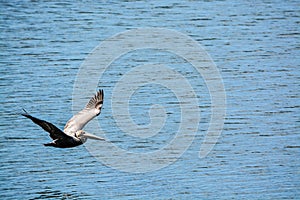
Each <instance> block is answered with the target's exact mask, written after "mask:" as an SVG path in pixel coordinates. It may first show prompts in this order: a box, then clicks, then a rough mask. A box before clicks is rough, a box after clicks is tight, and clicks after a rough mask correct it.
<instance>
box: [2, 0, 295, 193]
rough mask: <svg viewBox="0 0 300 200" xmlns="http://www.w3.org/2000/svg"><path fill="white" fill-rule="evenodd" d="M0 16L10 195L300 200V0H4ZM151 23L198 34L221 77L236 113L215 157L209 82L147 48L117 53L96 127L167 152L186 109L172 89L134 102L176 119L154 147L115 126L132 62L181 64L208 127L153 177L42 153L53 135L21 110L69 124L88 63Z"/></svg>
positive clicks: (125, 144) (135, 112) (137, 114)
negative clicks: (110, 43) (208, 140)
mask: <svg viewBox="0 0 300 200" xmlns="http://www.w3.org/2000/svg"><path fill="white" fill-rule="evenodd" d="M0 13H1V14H0V17H1V18H0V23H1V26H0V28H1V34H0V37H1V40H0V75H1V76H0V85H1V91H0V95H1V96H0V97H1V98H0V101H1V102H0V108H1V109H0V112H1V119H0V134H1V136H0V137H1V139H0V151H1V154H0V156H1V164H0V198H1V199H51V198H52V199H297V198H299V196H300V192H299V191H300V182H299V180H300V161H299V156H300V134H299V132H300V122H299V120H300V114H299V113H300V112H299V107H300V99H299V88H300V87H299V86H300V72H299V69H300V68H299V67H300V59H299V53H300V51H299V50H300V48H299V47H300V42H299V41H300V40H299V39H300V30H299V29H300V28H299V27H300V26H299V23H300V18H299V13H300V6H299V1H297V0H295V1H263V2H254V1H233V0H232V1H229V0H228V1H151V2H146V1H124V2H119V1H102V2H98V3H95V2H86V1H84V2H74V1H64V2H63V3H62V2H55V1H9V2H4V1H1V2H0ZM143 27H157V28H167V29H173V30H176V31H179V32H181V33H183V34H186V35H188V36H190V37H192V38H193V39H194V40H195V41H198V42H199V43H200V44H201V45H202V46H203V47H204V48H205V50H206V51H207V52H208V53H209V54H210V56H211V57H212V59H213V60H214V62H215V63H216V65H217V67H218V69H219V70H220V73H221V75H222V78H223V82H224V86H225V90H226V96H227V105H226V112H227V115H226V119H225V124H224V129H223V131H222V135H221V137H220V138H219V140H218V142H217V144H216V145H215V147H214V148H213V150H212V151H211V152H210V153H209V155H208V156H207V157H205V158H202V159H200V158H199V157H198V154H199V147H200V145H201V143H202V141H203V138H204V135H205V134H206V131H207V128H208V126H209V119H210V115H211V113H210V107H209V106H210V103H209V102H210V98H209V94H208V91H207V88H206V87H205V82H204V81H203V79H202V78H201V76H199V75H197V74H195V72H194V71H193V70H191V71H189V72H188V73H187V71H188V70H189V69H190V68H189V65H188V64H185V65H182V68H180V66H181V65H180V64H178V63H181V60H180V59H179V58H173V57H174V56H172V55H169V54H168V53H165V54H162V55H161V54H153V53H151V52H147V51H144V52H141V53H140V55H142V57H135V53H134V52H133V53H132V54H131V55H129V56H128V57H126V56H124V57H122V58H120V60H119V61H116V62H115V63H113V64H112V66H111V68H110V69H111V71H110V72H107V73H105V76H103V78H102V79H101V80H99V87H101V88H103V89H104V91H105V94H106V95H105V104H104V109H103V111H102V114H101V115H100V116H99V117H98V118H97V119H95V120H99V122H100V123H101V126H102V127H103V129H104V130H105V131H106V134H105V137H106V138H107V139H109V140H110V141H112V142H114V143H115V144H116V145H118V146H120V147H122V148H125V149H126V148H127V149H130V150H131V151H134V152H147V151H151V150H153V149H151V148H161V147H163V146H164V143H165V142H168V141H170V140H171V138H172V137H174V135H173V132H172V131H173V130H177V129H178V126H179V125H178V123H179V122H178V121H179V120H180V118H178V115H177V114H176V113H178V112H179V110H178V108H176V106H174V105H176V104H172V105H171V104H168V103H170V102H173V101H176V97H175V95H174V94H172V93H170V92H169V91H168V90H167V89H164V88H160V87H159V86H158V88H157V87H155V85H152V86H150V85H149V86H148V87H145V88H141V89H139V90H138V91H136V94H135V95H134V97H135V98H133V99H131V101H130V102H131V104H132V105H133V108H131V110H130V113H131V114H132V118H133V121H134V122H136V123H138V124H139V123H140V124H147V123H149V118H148V117H147V116H148V114H147V112H143V109H145V110H147V111H148V110H149V108H150V107H151V104H155V103H156V101H155V99H153V98H150V94H151V97H153V96H155V97H156V98H157V99H158V103H160V104H162V105H164V104H165V105H166V110H167V112H168V113H175V114H169V115H168V116H169V117H170V118H168V119H167V123H168V124H169V125H170V126H168V127H164V128H163V129H162V131H164V132H165V133H166V134H163V135H159V137H156V138H154V139H153V140H151V141H152V143H151V142H150V141H149V140H144V141H142V142H140V143H138V142H139V141H137V140H138V138H134V140H133V139H132V140H130V138H131V137H129V136H128V135H126V133H123V132H122V131H121V130H120V129H118V127H116V123H115V122H114V119H113V118H112V116H111V114H112V113H111V106H110V98H111V94H112V91H113V88H114V85H115V83H116V81H117V80H118V79H119V78H120V77H121V76H122V75H123V73H126V72H127V71H128V68H129V67H131V66H136V65H137V64H139V63H142V64H145V63H147V62H151V61H153V60H154V61H155V62H159V61H160V59H161V60H164V61H165V62H166V63H169V64H170V63H172V62H173V61H174V60H172V59H175V60H176V59H178V60H177V61H176V62H175V63H173V67H174V69H177V70H178V71H180V70H181V73H183V74H184V75H185V76H186V77H187V78H189V79H190V81H191V84H192V85H193V86H194V87H195V88H196V89H195V91H196V92H197V95H199V107H200V109H201V123H200V125H199V129H198V131H197V133H196V137H195V139H194V140H193V143H192V145H191V146H190V147H189V148H188V149H187V150H186V151H185V152H184V154H183V155H182V156H181V157H180V158H179V159H178V160H177V161H176V162H174V163H172V164H171V165H168V166H166V167H165V168H162V169H159V170H156V171H152V172H148V173H127V172H122V171H119V170H117V169H114V168H111V167H109V166H106V165H105V164H103V163H101V162H100V161H99V160H98V159H96V158H95V157H93V156H92V155H91V154H90V153H89V151H88V150H87V149H86V148H85V147H84V146H79V147H77V148H72V149H55V148H46V147H44V146H43V145H42V144H43V143H46V142H49V137H48V135H47V133H45V132H43V131H42V130H41V129H40V128H39V127H37V126H36V125H34V124H33V123H32V122H31V121H29V120H28V119H25V118H23V117H22V116H20V115H19V114H20V113H21V112H22V108H25V109H26V110H28V111H29V112H30V113H31V114H32V115H34V116H36V117H39V118H42V119H45V120H47V121H50V122H52V123H54V124H56V125H57V126H58V127H60V128H63V126H64V124H65V122H66V121H67V120H68V119H69V118H70V117H71V116H72V95H73V86H74V82H75V79H76V76H77V73H78V70H79V68H80V65H81V64H82V62H83V61H84V60H85V58H86V56H87V55H88V54H89V53H90V52H91V51H92V50H93V49H94V48H95V47H96V46H97V45H99V43H100V42H101V41H103V40H105V39H107V38H109V37H111V36H113V35H114V34H117V33H120V32H122V31H125V30H132V29H134V28H143ZM147 55H148V56H147ZM138 56H139V54H138ZM155 59H156V60H155ZM118 67H119V68H118ZM196 82H197V83H196ZM197 84H198V85H197ZM155 88H156V89H155ZM95 90H96V89H95ZM159 91H161V92H159ZM148 93H149V96H147V94H148ZM166 93H169V94H170V95H167V97H166V96H164V95H165V94H166ZM147 97H149V98H150V100H149V99H147ZM84 98H89V97H84ZM89 142H90V141H88V142H87V143H86V145H87V146H88V145H89V144H91V143H89ZM93 144H94V143H93ZM137 144H138V145H137Z"/></svg>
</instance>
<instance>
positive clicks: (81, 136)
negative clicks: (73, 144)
mask: <svg viewBox="0 0 300 200" xmlns="http://www.w3.org/2000/svg"><path fill="white" fill-rule="evenodd" d="M75 137H76V138H78V139H79V140H80V141H81V142H82V143H85V142H86V140H87V139H88V138H90V139H93V140H105V139H104V138H102V137H98V136H96V135H93V134H90V133H87V132H85V131H83V130H79V131H77V132H76V133H75Z"/></svg>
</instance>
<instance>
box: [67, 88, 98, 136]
mask: <svg viewBox="0 0 300 200" xmlns="http://www.w3.org/2000/svg"><path fill="white" fill-rule="evenodd" d="M103 99H104V92H103V90H99V91H98V92H97V94H96V95H95V96H94V97H92V98H91V99H90V101H89V102H88V103H87V105H86V106H85V108H84V109H83V110H81V111H80V112H78V113H77V114H76V115H74V116H73V117H72V118H71V119H70V120H69V121H68V122H67V123H66V125H65V128H64V132H65V133H66V134H69V135H72V134H74V133H75V132H76V131H78V130H82V128H83V127H84V126H85V125H86V124H87V123H88V122H89V121H91V120H92V119H93V118H95V117H96V116H98V115H99V114H100V113H101V108H102V105H103Z"/></svg>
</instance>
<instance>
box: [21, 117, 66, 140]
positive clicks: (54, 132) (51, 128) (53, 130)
mask: <svg viewBox="0 0 300 200" xmlns="http://www.w3.org/2000/svg"><path fill="white" fill-rule="evenodd" d="M22 115H23V116H24V117H27V118H29V119H31V121H33V122H34V123H35V124H37V125H39V126H40V127H42V128H43V129H44V130H45V131H47V132H48V133H50V137H51V138H52V139H53V140H56V139H60V138H62V139H67V138H69V137H70V136H68V135H66V134H65V133H64V132H63V131H62V130H60V129H59V128H57V127H56V126H55V125H53V124H51V123H50V122H47V121H44V120H41V119H38V118H36V117H33V116H31V115H29V114H28V113H23V114H22Z"/></svg>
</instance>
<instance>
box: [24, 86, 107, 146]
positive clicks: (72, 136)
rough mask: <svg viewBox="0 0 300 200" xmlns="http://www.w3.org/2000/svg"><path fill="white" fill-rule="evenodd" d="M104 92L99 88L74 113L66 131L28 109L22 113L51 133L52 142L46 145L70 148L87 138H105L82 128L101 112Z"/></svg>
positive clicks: (65, 128)
mask: <svg viewBox="0 0 300 200" xmlns="http://www.w3.org/2000/svg"><path fill="white" fill-rule="evenodd" d="M103 98H104V93H103V90H99V91H98V92H97V94H96V95H95V96H94V97H93V98H91V100H90V101H89V102H88V104H87V105H86V106H85V108H84V109H83V110H81V111H80V112H78V113H77V114H76V115H74V116H73V117H72V118H71V119H70V120H69V121H68V122H67V123H66V125H65V127H64V131H62V130H60V129H59V128H57V127H56V126H55V125H53V124H51V123H50V122H47V121H44V120H41V119H38V118H35V117H33V116H31V115H30V114H28V113H27V112H26V111H25V113H23V114H22V115H23V116H25V117H27V118H29V119H31V120H32V121H33V122H34V123H35V124H37V125H39V126H40V127H42V128H43V129H44V130H45V131H47V132H48V133H49V134H50V137H51V138H52V139H53V141H52V142H50V143H47V144H44V145H45V146H53V147H58V148H70V147H75V146H78V145H81V144H83V143H85V142H86V140H87V138H90V139H95V140H104V139H103V138H101V137H98V136H95V135H92V134H89V133H87V132H85V131H83V130H82V128H83V127H84V126H85V125H86V124H87V123H88V122H89V121H90V120H92V119H93V118H94V117H96V116H98V115H99V114H100V113H101V108H102V105H103Z"/></svg>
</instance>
